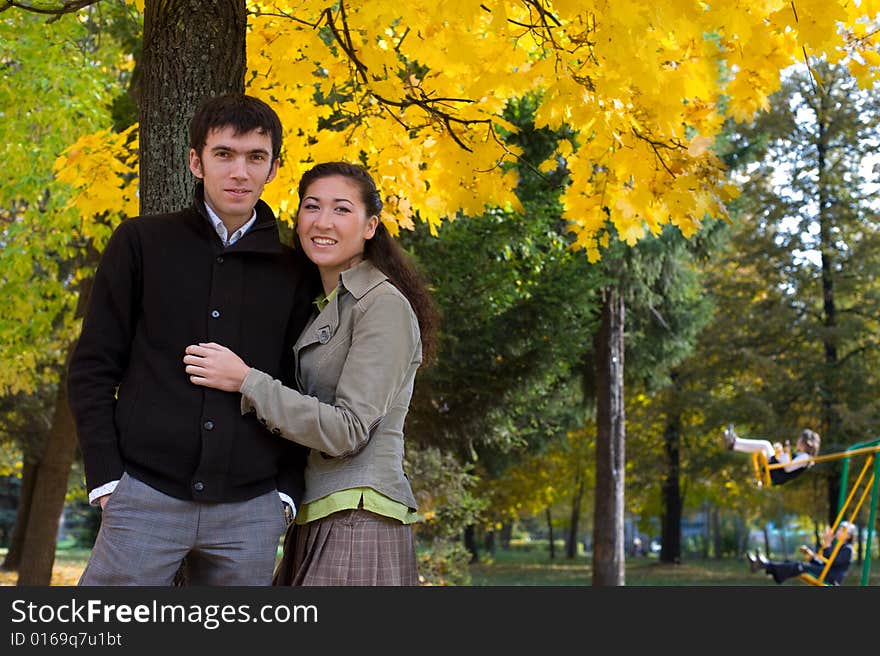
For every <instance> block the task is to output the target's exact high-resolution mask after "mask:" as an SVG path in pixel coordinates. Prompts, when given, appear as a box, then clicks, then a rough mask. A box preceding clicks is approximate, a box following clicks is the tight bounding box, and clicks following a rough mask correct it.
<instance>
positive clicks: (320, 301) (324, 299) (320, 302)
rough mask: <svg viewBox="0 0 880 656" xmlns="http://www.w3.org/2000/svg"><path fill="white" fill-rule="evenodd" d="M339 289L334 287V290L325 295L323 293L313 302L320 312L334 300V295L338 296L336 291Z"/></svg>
mask: <svg viewBox="0 0 880 656" xmlns="http://www.w3.org/2000/svg"><path fill="white" fill-rule="evenodd" d="M338 291H339V287H334V288H333V291H331V292H330V293H329V294H327V295H324V294H321V295H320V296H318V298H316V299H315V300H314V301H313V303H314V304H315V305H317V306H318V312H323V311H324V308H325V307H327V304H328V303H329V302H330V301H332V300H333V297H334V296H336V293H337V292H338Z"/></svg>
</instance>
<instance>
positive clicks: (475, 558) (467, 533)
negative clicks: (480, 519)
mask: <svg viewBox="0 0 880 656" xmlns="http://www.w3.org/2000/svg"><path fill="white" fill-rule="evenodd" d="M464 547H465V549H467V550H468V552H469V553H470V554H471V560H470V562H471V564H474V563H478V562H480V552H479V549H477V538H476V535H475V529H474V525H473V524H468V525H467V526H465V527H464Z"/></svg>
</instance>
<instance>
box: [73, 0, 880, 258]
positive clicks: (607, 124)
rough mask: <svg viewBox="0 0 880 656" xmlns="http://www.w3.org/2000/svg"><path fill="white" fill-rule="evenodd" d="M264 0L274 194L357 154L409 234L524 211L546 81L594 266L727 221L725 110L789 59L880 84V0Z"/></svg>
mask: <svg viewBox="0 0 880 656" xmlns="http://www.w3.org/2000/svg"><path fill="white" fill-rule="evenodd" d="M248 6H249V8H250V9H251V11H252V15H251V16H250V20H249V36H248V66H249V71H250V73H249V78H248V84H249V89H250V91H251V92H252V93H255V94H256V95H260V96H263V97H266V98H267V99H271V100H272V101H273V103H274V105H275V106H276V107H277V108H278V110H279V114H280V115H281V117H282V120H283V122H284V125H285V126H286V133H285V140H286V148H285V164H284V166H283V167H282V171H281V172H280V174H279V177H278V179H277V180H276V181H275V182H274V183H273V185H270V186H269V187H267V190H266V194H267V200H268V201H269V202H270V203H271V204H272V205H273V206H275V207H276V208H278V209H279V211H280V213H281V215H282V216H283V217H285V218H287V219H290V218H292V212H293V210H295V206H296V202H295V198H294V196H295V183H296V180H297V179H298V177H299V174H300V173H301V172H302V171H303V170H304V169H305V168H307V167H308V166H309V165H310V164H311V163H312V162H315V161H318V160H324V159H338V158H347V159H354V160H359V161H363V162H364V163H365V164H366V165H367V166H368V167H370V168H371V169H372V170H373V171H374V172H375V173H376V174H377V177H378V178H379V179H380V181H381V187H382V190H383V193H384V194H385V200H386V207H387V208H388V210H389V211H388V214H387V216H386V217H385V221H386V223H387V224H388V225H389V228H391V230H392V231H393V232H397V230H399V229H401V228H403V229H408V228H411V227H412V226H413V225H414V222H415V221H419V220H421V221H424V222H427V223H428V224H429V225H430V227H431V230H432V232H436V231H437V230H438V229H439V228H440V226H441V225H442V223H443V221H445V220H453V219H454V218H455V217H456V216H458V215H461V214H465V215H476V214H480V213H481V212H482V211H483V210H484V208H485V207H486V206H493V205H494V206H499V205H500V206H507V207H517V206H518V199H517V198H516V196H515V193H514V191H515V186H516V178H515V175H512V174H511V173H510V167H509V166H504V164H505V163H509V162H511V161H512V160H514V159H515V158H517V157H519V156H520V154H519V153H517V152H516V151H515V150H514V149H513V148H511V147H510V145H509V144H506V143H505V142H504V140H503V139H502V138H501V137H500V135H499V133H498V132H497V131H496V129H497V126H503V127H504V128H505V129H507V128H509V127H510V126H509V124H506V123H505V122H504V121H503V119H502V113H503V112H504V110H505V107H506V106H507V103H508V102H509V101H510V100H511V99H514V98H519V97H523V96H525V95H529V94H537V96H538V97H539V98H540V105H539V107H538V109H537V112H536V118H535V120H536V125H537V126H538V127H547V128H550V129H554V130H557V129H561V128H565V129H567V130H568V131H570V132H571V133H572V134H573V135H574V136H573V137H572V139H571V141H564V142H563V143H562V144H560V147H559V150H558V152H556V153H554V154H553V156H552V157H551V158H550V159H548V160H547V161H545V162H543V163H542V162H533V163H532V164H533V165H534V166H535V167H536V168H538V167H540V169H541V170H544V171H549V170H553V169H554V168H556V167H557V166H559V165H560V164H562V165H563V166H565V168H566V169H567V172H568V174H569V176H568V180H569V186H568V187H567V188H566V189H565V190H564V192H563V197H562V200H563V208H564V213H565V216H564V218H565V219H567V221H568V222H569V225H570V228H571V230H572V232H573V233H574V247H575V248H580V249H584V250H585V251H586V252H587V255H588V257H589V258H590V259H591V260H596V259H598V258H599V257H601V251H602V248H603V245H604V244H607V243H608V239H609V237H610V235H612V234H615V233H616V235H617V237H618V238H620V239H623V240H624V241H626V242H627V243H630V244H632V243H635V242H636V241H637V240H638V239H642V238H644V237H645V236H647V235H651V234H657V233H659V231H660V230H661V229H662V227H663V225H665V224H667V223H671V224H673V225H676V226H678V227H679V228H680V229H681V230H682V232H683V233H684V234H685V235H691V234H693V232H694V231H695V230H696V229H697V228H698V227H699V225H700V223H701V221H702V220H703V219H704V218H705V217H706V216H708V215H712V216H722V215H723V214H724V202H725V200H726V199H728V198H730V196H731V191H730V185H729V181H728V180H727V179H726V176H725V172H724V169H723V167H722V165H721V164H720V162H719V161H718V160H717V158H715V157H714V155H713V152H712V146H713V144H714V141H715V139H716V137H717V136H718V134H719V133H720V131H721V129H722V127H723V124H724V120H725V117H729V118H732V119H733V120H735V121H746V120H749V119H750V118H751V117H753V116H754V115H755V113H756V112H760V111H761V110H763V109H764V108H765V107H767V106H768V96H769V95H770V94H772V93H773V92H774V91H775V90H777V89H778V87H779V80H780V74H781V71H783V70H785V69H786V68H787V67H789V66H791V65H793V64H796V63H799V62H801V63H802V62H804V61H809V60H810V58H813V57H822V56H827V57H829V58H834V59H840V58H847V61H848V62H850V65H851V67H852V69H853V72H854V73H855V74H856V75H857V76H858V77H859V79H860V80H861V81H862V83H863V84H868V83H870V82H871V81H872V80H873V79H874V76H875V75H876V71H877V67H878V65H880V55H878V54H877V52H876V43H875V40H874V31H875V30H876V25H874V23H873V21H874V19H875V17H876V13H877V10H878V9H880V1H878V0H862V2H860V3H858V4H856V3H853V2H849V1H847V0H795V1H794V2H791V1H789V0H726V1H725V2H709V1H702V2H700V1H694V0H672V1H670V2H664V3H656V2H655V1H654V0H626V1H619V2H610V1H609V0H577V1H575V0H552V1H547V2H521V1H520V2H517V1H513V0H484V1H482V2H480V1H478V0H449V1H447V2H445V3H437V2H434V1H433V0H430V1H429V0H409V1H407V2H400V3H385V2H372V1H369V0H346V1H345V2H342V3H339V2H329V1H328V0H295V1H288V2H271V1H262V2H253V1H251V2H249V3H248ZM872 25H873V26H874V27H870V26H872ZM91 193H92V196H93V197H92V198H91V200H90V201H89V202H91V203H92V205H91V206H90V207H92V208H93V209H94V208H97V207H99V206H100V199H101V197H100V194H98V193H97V191H93V192H91Z"/></svg>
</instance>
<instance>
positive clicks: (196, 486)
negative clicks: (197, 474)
mask: <svg viewBox="0 0 880 656" xmlns="http://www.w3.org/2000/svg"><path fill="white" fill-rule="evenodd" d="M193 489H194V490H195V491H196V492H201V491H202V490H204V489H205V484H204V483H202V482H201V481H196V482H195V483H193Z"/></svg>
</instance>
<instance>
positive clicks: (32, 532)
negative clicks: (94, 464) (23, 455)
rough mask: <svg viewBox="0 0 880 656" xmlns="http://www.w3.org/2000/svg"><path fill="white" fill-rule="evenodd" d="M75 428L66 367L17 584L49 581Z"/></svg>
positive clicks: (38, 477) (39, 469) (36, 483)
mask: <svg viewBox="0 0 880 656" xmlns="http://www.w3.org/2000/svg"><path fill="white" fill-rule="evenodd" d="M76 446H77V445H76V429H75V426H74V424H73V416H72V415H71V413H70V406H68V404H67V368H66V366H65V371H64V372H63V373H62V375H61V381H60V383H59V385H58V396H57V400H56V402H55V414H54V417H53V419H52V429H51V430H50V432H49V441H48V443H47V444H46V450H45V452H44V453H43V458H42V459H41V460H40V464H39V466H38V467H37V472H36V479H35V481H34V491H33V496H32V498H31V508H30V512H29V513H28V515H29V516H28V522H27V529H25V534H24V543H23V545H22V553H23V554H24V555H25V557H23V558H22V560H21V566H20V567H19V570H18V585H50V584H51V581H52V566H53V565H54V564H55V543H56V539H57V536H58V522H59V520H60V518H61V512H62V511H63V510H64V498H65V496H66V495H67V479H68V477H69V475H70V466H71V465H72V464H73V458H74V456H75V455H76Z"/></svg>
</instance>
